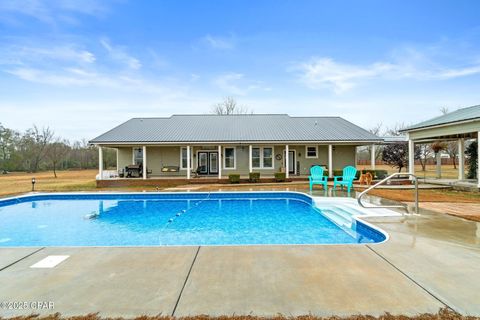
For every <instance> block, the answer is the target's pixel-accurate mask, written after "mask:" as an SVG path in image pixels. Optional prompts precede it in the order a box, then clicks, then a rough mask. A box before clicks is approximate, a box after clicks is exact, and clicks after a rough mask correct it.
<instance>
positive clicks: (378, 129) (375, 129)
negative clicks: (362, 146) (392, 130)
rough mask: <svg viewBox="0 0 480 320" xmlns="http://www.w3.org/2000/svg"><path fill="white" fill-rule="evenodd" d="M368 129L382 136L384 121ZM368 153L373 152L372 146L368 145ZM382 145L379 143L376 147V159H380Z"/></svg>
mask: <svg viewBox="0 0 480 320" xmlns="http://www.w3.org/2000/svg"><path fill="white" fill-rule="evenodd" d="M368 131H370V132H371V133H373V134H374V135H376V136H381V135H382V134H381V131H382V123H381V122H380V123H377V124H376V125H375V126H374V127H372V128H370V129H369V130H368ZM366 149H367V152H368V154H372V146H367V147H366ZM382 149H383V148H382V146H380V145H377V146H376V148H375V159H378V158H379V157H380V155H381V154H382Z"/></svg>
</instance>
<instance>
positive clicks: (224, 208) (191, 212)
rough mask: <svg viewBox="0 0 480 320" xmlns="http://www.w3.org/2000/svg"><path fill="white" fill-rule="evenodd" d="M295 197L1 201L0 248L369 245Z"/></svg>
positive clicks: (370, 234)
mask: <svg viewBox="0 0 480 320" xmlns="http://www.w3.org/2000/svg"><path fill="white" fill-rule="evenodd" d="M383 240H385V235H384V234H383V233H381V232H379V231H378V230H375V229H373V228H371V227H369V226H367V225H365V224H363V223H361V222H359V221H355V222H354V223H353V224H352V227H351V228H348V229H346V228H342V227H339V226H337V225H336V224H335V223H333V222H332V221H331V220H329V219H328V218H326V217H325V216H324V215H323V214H322V212H321V210H319V209H317V208H316V207H315V206H314V205H313V204H312V198H310V197H308V196H306V195H303V194H299V193H293V192H270V193H210V194H209V193H175V194H165V193H150V194H149V193H141V194H139V193H134V194H102V193H97V194H45V195H32V196H26V197H19V198H15V199H10V200H4V201H0V246H3V247H15V246H158V245H252V244H345V243H372V242H381V241H383Z"/></svg>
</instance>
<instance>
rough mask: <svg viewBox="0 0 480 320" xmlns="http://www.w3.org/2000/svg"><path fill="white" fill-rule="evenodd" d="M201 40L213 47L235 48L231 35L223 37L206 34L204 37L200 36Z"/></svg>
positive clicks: (221, 48)
mask: <svg viewBox="0 0 480 320" xmlns="http://www.w3.org/2000/svg"><path fill="white" fill-rule="evenodd" d="M202 42H203V43H205V44H207V45H208V46H210V47H212V48H213V49H220V50H230V49H233V48H235V41H234V39H233V37H230V38H225V37H219V36H212V35H210V34H207V35H206V36H205V37H203V38H202Z"/></svg>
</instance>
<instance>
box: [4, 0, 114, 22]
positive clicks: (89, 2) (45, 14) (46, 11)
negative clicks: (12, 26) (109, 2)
mask: <svg viewBox="0 0 480 320" xmlns="http://www.w3.org/2000/svg"><path fill="white" fill-rule="evenodd" d="M105 3H106V2H105V1H101V0H82V1H76V0H55V1H46V0H24V1H18V0H2V1H0V13H3V14H4V15H6V18H5V19H3V20H4V22H7V23H15V21H16V20H17V19H16V18H15V15H23V16H28V17H31V18H34V19H36V20H39V21H42V22H44V23H48V24H56V23H57V22H59V21H63V22H67V23H69V24H76V23H78V20H77V19H75V18H74V17H73V14H78V13H80V14H84V15H91V16H99V15H103V14H105V12H107V11H108V9H107V7H106V6H105Z"/></svg>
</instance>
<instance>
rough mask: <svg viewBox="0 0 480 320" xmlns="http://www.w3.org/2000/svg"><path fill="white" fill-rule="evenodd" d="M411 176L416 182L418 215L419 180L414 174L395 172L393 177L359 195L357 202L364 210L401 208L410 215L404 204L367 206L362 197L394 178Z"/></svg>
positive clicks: (390, 176)
mask: <svg viewBox="0 0 480 320" xmlns="http://www.w3.org/2000/svg"><path fill="white" fill-rule="evenodd" d="M405 175H406V176H410V177H411V178H413V179H412V180H414V182H415V213H416V214H418V212H419V209H418V178H417V176H416V175H414V174H413V173H402V172H395V173H393V174H391V175H389V176H388V177H386V178H385V179H383V180H381V181H379V182H377V183H376V184H374V185H373V186H370V187H369V188H367V189H366V190H364V191H362V192H361V193H360V194H359V195H358V198H357V202H358V204H359V205H360V206H361V207H363V208H368V209H380V208H401V209H404V210H405V211H406V212H407V213H410V212H409V211H408V205H407V204H402V205H384V206H366V205H365V204H364V203H363V202H362V197H363V196H364V195H366V194H367V193H368V192H369V191H370V190H373V189H375V188H376V187H378V186H379V185H381V184H383V183H385V182H387V181H388V180H390V179H392V178H393V177H396V176H405Z"/></svg>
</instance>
